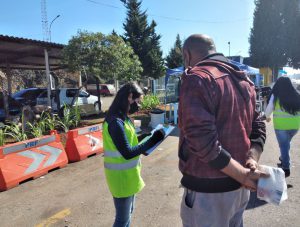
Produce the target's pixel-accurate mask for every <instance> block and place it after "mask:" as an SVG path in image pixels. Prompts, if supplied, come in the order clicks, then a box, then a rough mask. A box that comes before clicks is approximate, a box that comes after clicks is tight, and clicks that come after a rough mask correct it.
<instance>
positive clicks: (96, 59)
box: [63, 31, 142, 80]
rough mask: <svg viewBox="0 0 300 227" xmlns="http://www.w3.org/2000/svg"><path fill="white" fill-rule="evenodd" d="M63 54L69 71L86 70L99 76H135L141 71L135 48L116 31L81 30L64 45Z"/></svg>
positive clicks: (133, 77)
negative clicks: (110, 32)
mask: <svg viewBox="0 0 300 227" xmlns="http://www.w3.org/2000/svg"><path fill="white" fill-rule="evenodd" d="M63 54H64V63H65V64H66V65H67V67H68V69H69V70H70V71H73V72H74V71H82V70H84V71H85V72H86V74H87V75H92V76H95V77H96V78H98V79H99V80H107V79H122V80H136V79H138V78H139V77H140V74H141V72H142V68H141V63H140V61H139V59H138V57H137V56H136V55H135V54H134V52H133V49H132V48H131V47H130V45H127V44H126V43H125V42H124V40H123V39H122V38H121V37H119V36H117V35H114V34H112V35H104V34H102V33H100V32H99V33H89V32H82V31H79V32H78V34H77V35H76V36H74V37H72V39H71V40H70V41H69V43H68V45H67V46H66V47H65V48H64V51H63Z"/></svg>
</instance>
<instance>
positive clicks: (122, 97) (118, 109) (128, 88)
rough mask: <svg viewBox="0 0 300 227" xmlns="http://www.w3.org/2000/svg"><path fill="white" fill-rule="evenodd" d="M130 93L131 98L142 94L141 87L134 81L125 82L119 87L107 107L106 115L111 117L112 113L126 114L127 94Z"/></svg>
mask: <svg viewBox="0 0 300 227" xmlns="http://www.w3.org/2000/svg"><path fill="white" fill-rule="evenodd" d="M130 94H132V99H137V98H139V97H140V96H141V95H143V91H142V89H141V88H140V87H139V86H138V85H137V84H136V83H132V82H131V83H127V84H125V85H124V86H122V87H121V88H120V90H119V91H118V92H117V94H116V97H115V99H114V101H113V102H112V104H111V106H110V107H109V110H108V113H107V117H111V116H113V115H119V114H122V115H124V116H125V115H126V114H127V111H128V106H129V102H128V96H129V95H130Z"/></svg>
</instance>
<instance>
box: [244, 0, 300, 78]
mask: <svg viewBox="0 0 300 227" xmlns="http://www.w3.org/2000/svg"><path fill="white" fill-rule="evenodd" d="M255 5H256V8H255V11H254V20H253V28H252V29H251V33H250V38H249V42H250V51H249V52H250V58H251V62H252V63H253V66H256V67H270V68H272V69H273V74H274V75H275V76H276V75H277V72H278V68H279V67H283V66H285V65H286V64H288V63H289V62H291V63H293V62H294V63H295V62H297V60H296V59H297V56H299V54H298V53H299V51H298V52H297V47H298V46H299V38H298V37H299V36H298V37H297V34H296V33H298V32H299V29H298V26H299V22H298V23H297V22H295V21H296V18H297V15H299V1H298V0H291V1H282V0H272V1H269V0H256V1H255ZM298 35H299V33H298ZM298 50H299V49H298Z"/></svg>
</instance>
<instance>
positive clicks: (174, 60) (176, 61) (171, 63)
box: [166, 34, 183, 69]
mask: <svg viewBox="0 0 300 227" xmlns="http://www.w3.org/2000/svg"><path fill="white" fill-rule="evenodd" d="M166 65H167V67H168V68H169V69H174V68H177V67H179V66H182V65H183V59H182V41H181V39H180V36H179V34H177V36H176V41H175V44H174V47H173V48H172V49H171V50H170V52H169V54H168V56H167V57H166Z"/></svg>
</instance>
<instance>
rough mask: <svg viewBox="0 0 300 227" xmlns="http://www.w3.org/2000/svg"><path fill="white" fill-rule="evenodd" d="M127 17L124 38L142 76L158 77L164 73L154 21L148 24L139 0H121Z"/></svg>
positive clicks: (158, 37)
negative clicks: (129, 46) (135, 56)
mask: <svg viewBox="0 0 300 227" xmlns="http://www.w3.org/2000/svg"><path fill="white" fill-rule="evenodd" d="M123 3H124V5H125V7H126V8H127V18H126V21H125V23H124V24H123V27H124V30H125V34H124V39H125V40H126V42H128V43H130V45H131V46H132V48H133V50H134V53H135V54H136V55H138V57H139V59H140V61H141V63H142V66H143V70H144V71H143V74H142V77H143V78H148V77H152V78H159V77H161V76H163V75H164V74H165V69H164V60H163V57H162V51H161V48H160V38H161V36H160V35H157V34H156V31H155V28H156V25H157V24H156V23H155V21H152V22H151V24H150V25H149V24H148V21H147V14H146V11H143V12H142V11H141V1H139V0H128V1H123Z"/></svg>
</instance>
